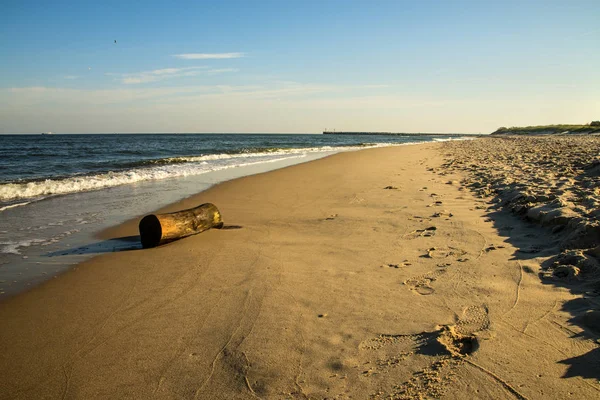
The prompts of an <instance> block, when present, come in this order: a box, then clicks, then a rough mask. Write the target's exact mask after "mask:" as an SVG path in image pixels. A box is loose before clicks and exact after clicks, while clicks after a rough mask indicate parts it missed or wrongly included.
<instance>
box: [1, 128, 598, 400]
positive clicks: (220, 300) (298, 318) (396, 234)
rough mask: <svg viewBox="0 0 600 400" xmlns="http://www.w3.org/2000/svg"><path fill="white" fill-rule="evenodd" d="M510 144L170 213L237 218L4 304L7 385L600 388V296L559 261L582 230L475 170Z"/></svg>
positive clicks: (36, 390)
mask: <svg viewBox="0 0 600 400" xmlns="http://www.w3.org/2000/svg"><path fill="white" fill-rule="evenodd" d="M500 140H506V139H498V141H497V140H496V139H478V140H476V141H468V142H454V143H435V144H423V145H418V146H403V147H393V148H380V149H370V150H363V151H358V152H352V153H343V154H337V155H334V156H331V157H328V158H325V159H321V160H316V161H313V162H309V163H305V164H301V165H297V166H292V167H289V168H284V169H281V170H277V171H271V172H268V173H265V174H260V175H254V176H250V177H245V178H241V179H237V180H233V181H229V182H225V183H223V184H220V185H217V186H215V187H213V188H211V189H209V190H207V191H205V192H203V193H200V194H198V195H196V196H193V197H192V198H189V199H186V200H184V201H182V202H180V203H178V204H174V205H171V206H169V207H167V208H165V209H163V210H162V211H174V210H179V209H183V208H189V207H193V206H196V205H198V204H201V203H204V202H212V203H214V204H216V205H217V207H219V209H220V211H221V213H222V215H223V219H224V221H225V224H226V225H227V227H228V228H229V229H222V230H210V231H207V232H204V233H201V234H199V235H196V236H192V237H188V238H186V239H183V240H180V241H177V242H173V243H171V244H168V245H166V246H163V247H159V248H155V249H147V250H131V251H121V252H118V253H111V254H105V255H101V256H98V257H96V258H94V259H92V260H91V261H88V262H85V263H83V264H80V265H79V266H77V267H76V268H74V269H73V270H71V271H69V272H67V273H65V274H63V275H62V276H60V277H58V278H57V279H54V280H52V281H50V282H48V283H46V284H44V285H42V286H40V287H38V288H36V289H34V290H32V291H30V292H28V293H25V294H22V295H19V296H16V297H14V298H12V299H9V300H8V301H5V302H3V303H0V321H2V329H1V330H0V354H1V355H2V356H1V358H0V373H1V375H2V376H3V379H2V380H0V398H6V399H9V398H10V399H15V398H23V399H25V398H85V399H89V398H168V399H171V398H198V399H235V398H239V399H245V398H275V399H280V398H281V399H285V398H299V399H302V398H355V399H357V398H358V399H363V398H427V397H430V398H431V397H433V398H437V397H443V398H449V399H464V398H495V399H503V398H506V399H511V398H521V399H522V398H529V399H537V398H540V399H541V398H548V397H551V398H594V397H597V396H598V392H599V390H600V385H598V377H599V376H600V374H599V371H600V367H599V365H600V364H599V362H598V359H599V355H598V344H597V343H596V339H597V337H598V336H597V335H598V330H597V329H598V324H597V314H596V313H597V311H594V310H596V308H597V307H596V303H595V301H596V300H595V298H594V296H593V291H592V292H590V290H591V289H589V288H586V289H585V290H579V289H578V288H579V287H580V286H581V285H582V283H581V282H580V281H579V280H577V281H576V282H575V281H574V280H573V279H568V277H569V276H571V275H572V276H576V277H577V276H578V277H584V276H585V273H581V274H580V273H579V272H581V271H582V270H583V269H584V268H583V267H582V266H581V265H580V266H577V265H573V267H576V268H578V269H579V272H578V273H577V274H575V273H573V274H571V275H569V274H567V275H565V276H566V277H567V278H561V274H560V273H558V274H556V273H553V271H554V270H555V269H556V268H557V266H558V265H559V264H560V263H559V264H555V261H553V260H554V259H555V258H556V257H557V256H559V255H560V253H561V251H563V250H565V251H567V250H573V249H572V248H570V249H566V248H564V249H563V248H562V247H560V245H555V244H556V243H558V242H560V243H562V241H561V240H562V239H560V238H559V235H566V234H568V233H569V232H571V230H570V228H569V229H567V228H564V229H562V230H560V229H558V230H556V231H554V232H553V229H552V228H549V227H546V226H542V225H540V224H536V223H531V222H528V221H524V220H523V214H522V213H521V214H519V213H516V214H514V213H511V212H510V210H509V208H510V207H509V206H508V205H507V204H503V203H502V201H501V200H498V198H499V197H498V196H499V194H498V193H496V192H493V191H491V190H490V191H489V192H488V193H485V194H482V193H481V192H478V191H476V190H475V189H476V188H475V187H474V185H473V183H474V182H475V181H474V180H475V179H476V178H477V179H479V178H478V177H483V178H482V179H484V178H485V179H488V178H486V177H485V176H483V175H477V174H483V172H482V171H481V170H477V168H475V167H476V166H477V165H478V164H479V163H481V162H482V161H480V160H478V159H472V158H471V157H473V151H472V150H471V147H469V146H480V144H481V146H483V147H484V148H486V149H488V150H490V151H491V155H490V156H489V157H488V161H490V160H496V159H497V157H495V156H493V155H495V154H500V152H501V151H507V152H512V153H514V152H515V150H514V146H505V147H502V146H503V143H505V142H500ZM490 146H496V147H495V148H496V149H497V150H496V152H494V151H492V149H491V147H490ZM473 148H477V147H473ZM503 149H504V150H503ZM565 154H566V153H565ZM470 164H474V166H472V167H471V166H470ZM545 168H548V169H551V168H552V165H551V164H548V165H547V166H546V167H545ZM562 173H563V172H560V173H559V172H557V174H556V175H557V176H559V177H560V175H561V174H562ZM520 179H523V178H520ZM482 182H483V181H482ZM480 183H481V182H480ZM488 183H489V182H488ZM485 184H487V183H485ZM475 186H476V185H475ZM495 189H498V188H495ZM482 195H485V196H487V197H481V196H482ZM505 209H506V210H509V211H505ZM528 210H529V209H528ZM592 222H593V221H592ZM561 232H562V233H561ZM136 235H137V221H135V220H134V221H131V222H129V223H126V224H123V225H121V226H119V227H115V228H113V229H110V230H108V231H106V232H104V233H103V237H104V238H105V239H106V240H108V239H114V238H127V237H131V236H134V237H135V236H136ZM560 237H562V236H560ZM565 237H566V236H565ZM549 244H550V245H549ZM588 245H591V244H589V243H588ZM586 254H587V253H586ZM586 257H587V256H586ZM586 259H589V257H587V258H586ZM548 265H552V266H551V267H549V266H548ZM560 265H566V264H565V263H562V264H560ZM573 271H574V270H573ZM548 273H549V274H550V276H549V275H548ZM588 278H589V276H588ZM557 282H558V283H557ZM587 282H591V278H589V280H588V281H587ZM590 293H591V294H590Z"/></svg>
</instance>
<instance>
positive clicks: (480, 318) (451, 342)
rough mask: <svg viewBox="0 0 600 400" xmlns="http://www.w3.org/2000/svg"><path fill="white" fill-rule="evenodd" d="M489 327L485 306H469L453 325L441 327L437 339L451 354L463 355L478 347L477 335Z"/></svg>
mask: <svg viewBox="0 0 600 400" xmlns="http://www.w3.org/2000/svg"><path fill="white" fill-rule="evenodd" d="M489 327H490V319H489V316H488V308H487V306H486V305H480V306H470V307H467V308H466V309H465V310H464V311H463V315H462V317H461V318H460V319H459V320H458V321H457V322H456V324H455V325H447V326H444V327H443V328H442V329H441V333H440V335H439V337H438V339H437V340H438V342H439V343H441V344H442V345H443V346H444V347H445V348H446V349H447V350H448V351H449V352H450V353H451V354H452V355H454V356H464V355H467V354H471V353H473V352H474V351H476V350H477V349H478V348H479V345H480V343H479V337H480V336H481V333H482V332H484V331H487V330H488V329H489Z"/></svg>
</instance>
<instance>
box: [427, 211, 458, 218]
mask: <svg viewBox="0 0 600 400" xmlns="http://www.w3.org/2000/svg"><path fill="white" fill-rule="evenodd" d="M453 216H454V214H452V213H451V212H450V211H446V210H444V211H440V212H436V213H433V215H431V218H441V217H448V218H452V217H453Z"/></svg>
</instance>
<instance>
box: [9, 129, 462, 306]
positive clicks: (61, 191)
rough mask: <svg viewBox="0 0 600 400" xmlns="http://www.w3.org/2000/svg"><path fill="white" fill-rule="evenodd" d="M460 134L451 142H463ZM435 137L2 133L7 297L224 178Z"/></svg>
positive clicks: (113, 244) (111, 247)
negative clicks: (127, 225)
mask: <svg viewBox="0 0 600 400" xmlns="http://www.w3.org/2000/svg"><path fill="white" fill-rule="evenodd" d="M457 137H458V135H456V136H454V137H449V138H457ZM433 140H443V139H442V138H440V137H433V136H428V135H423V136H404V135H393V136H392V135H389V136H388V135H348V136H346V135H273V134H269V135H266V134H265V135H258V134H255V135H246V134H153V135H149V134H148V135H146V134H138V135H131V134H120V135H117V134H113V135H96V134H81V135H0V300H1V299H2V298H3V297H6V296H8V295H10V294H13V293H16V292H18V291H20V290H23V289H24V288H27V287H28V286H32V285H34V284H36V283H38V282H41V281H43V280H45V279H47V278H48V277H52V276H55V275H57V274H58V273H60V272H61V271H64V270H65V269H66V268H67V267H68V266H70V265H72V264H74V263H77V262H79V261H82V260H83V259H85V258H88V257H90V256H92V255H94V254H99V253H104V252H110V251H119V250H126V249H133V248H137V247H139V243H137V242H130V241H127V240H114V241H103V242H99V241H98V240H96V239H94V236H93V234H94V233H95V232H98V231H100V230H102V229H104V228H106V227H108V226H111V225H114V224H117V223H120V222H123V221H125V220H127V219H130V218H132V217H135V216H139V215H142V214H144V213H148V212H151V211H152V210H155V209H157V208H159V207H162V206H164V205H166V204H169V203H172V202H175V201H177V200H180V199H182V198H185V197H187V196H190V195H192V194H194V193H197V192H200V191H202V190H205V189H206V188H208V187H210V186H211V185H214V184H216V183H218V182H221V181H224V180H228V179H232V178H236V177H240V176H244V175H249V174H254V173H259V172H264V171H267V170H271V169H276V168H281V167H284V166H287V165H292V164H297V163H300V162H305V161H309V160H313V159H316V158H319V157H324V156H326V155H329V154H333V153H335V152H339V151H352V150H358V149H363V148H368V147H380V146H390V145H400V144H407V143H418V142H424V141H433Z"/></svg>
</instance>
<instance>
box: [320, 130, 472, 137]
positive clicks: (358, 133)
mask: <svg viewBox="0 0 600 400" xmlns="http://www.w3.org/2000/svg"><path fill="white" fill-rule="evenodd" d="M323 135H396V136H425V135H426V136H463V135H464V133H425V132H422V133H403V132H343V131H323Z"/></svg>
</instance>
